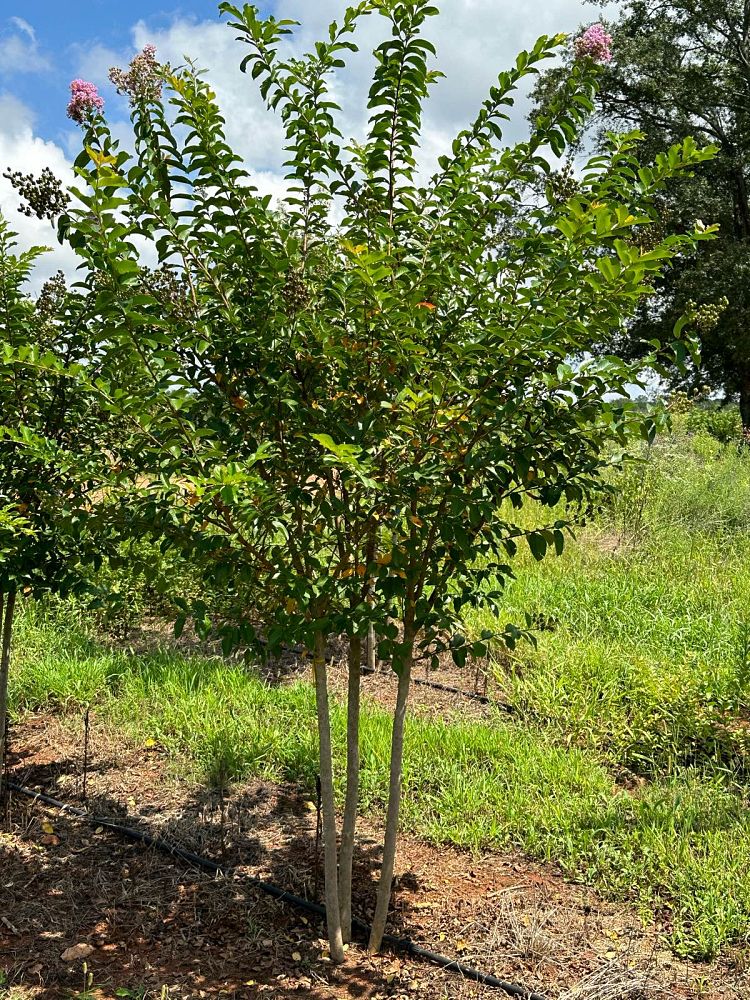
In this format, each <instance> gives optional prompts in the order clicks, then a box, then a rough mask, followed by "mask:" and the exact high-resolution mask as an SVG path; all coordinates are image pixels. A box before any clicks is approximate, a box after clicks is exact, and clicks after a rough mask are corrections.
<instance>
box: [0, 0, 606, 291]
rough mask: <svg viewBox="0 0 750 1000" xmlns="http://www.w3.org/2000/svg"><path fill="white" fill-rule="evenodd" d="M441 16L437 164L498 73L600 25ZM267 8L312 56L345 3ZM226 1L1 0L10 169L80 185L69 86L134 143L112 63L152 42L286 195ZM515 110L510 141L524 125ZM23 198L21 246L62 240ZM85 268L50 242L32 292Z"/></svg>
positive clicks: (577, 12)
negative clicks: (30, 212)
mask: <svg viewBox="0 0 750 1000" xmlns="http://www.w3.org/2000/svg"><path fill="white" fill-rule="evenodd" d="M436 5H437V6H439V7H440V11H441V13H440V16H439V17H436V18H433V19H431V21H430V22H429V29H428V37H429V38H430V39H431V40H432V41H433V42H434V43H435V44H436V47H437V49H438V57H437V62H436V64H435V65H436V67H437V68H439V69H440V70H442V71H443V72H444V73H445V74H446V78H445V79H444V80H441V81H440V83H439V84H438V86H437V87H436V89H435V93H434V95H433V97H432V98H431V100H430V103H429V107H428V109H427V113H426V116H425V130H424V135H423V150H422V153H423V157H424V158H425V161H426V162H428V163H429V162H430V161H432V160H434V159H435V157H436V156H437V155H438V154H439V153H440V152H441V151H442V150H443V149H447V148H449V144H450V140H451V139H452V137H453V136H454V135H455V134H456V132H458V131H459V130H460V129H461V128H463V127H464V126H465V125H466V124H467V123H468V122H469V121H470V120H471V118H472V117H473V116H474V114H475V112H476V109H477V108H478V106H479V104H480V103H481V101H482V100H483V99H484V97H485V96H486V94H487V90H488V88H489V87H490V85H491V84H492V83H493V82H494V80H495V78H496V77H497V74H498V73H499V72H500V71H501V70H503V69H505V68H507V67H508V66H510V65H512V63H513V62H514V60H515V56H516V53H517V52H518V51H519V50H520V49H522V48H525V47H528V46H529V45H531V44H533V42H534V40H535V39H536V37H537V36H538V35H539V34H542V33H544V34H554V33H555V32H558V31H567V32H573V31H576V30H577V28H578V27H579V26H580V25H581V24H582V23H588V22H591V21H593V20H595V19H596V13H597V11H596V9H594V8H591V7H587V6H585V5H584V3H583V2H582V0H436ZM260 6H261V10H262V12H263V13H273V14H274V15H275V16H277V17H289V18H294V19H295V20H297V21H300V22H301V27H300V28H299V29H298V31H297V33H296V34H295V36H294V37H293V39H292V40H291V41H290V42H289V43H288V47H287V50H288V53H289V54H302V53H303V52H305V51H308V50H309V48H310V47H311V44H312V42H313V41H314V40H315V39H316V38H317V37H324V33H325V28H326V26H327V24H328V23H329V21H331V20H333V19H335V18H337V17H340V15H341V13H342V12H343V10H344V9H345V7H346V6H347V3H346V0H262V2H261V4H260ZM217 8H218V0H86V2H85V3H84V2H81V0H66V2H62V0H0V174H1V173H2V172H4V171H5V170H6V169H7V168H10V169H12V170H21V171H22V172H24V173H30V172H33V173H39V172H40V171H41V169H42V168H43V167H45V166H48V167H50V168H51V169H52V170H53V171H54V172H55V173H56V174H57V176H59V177H60V178H61V179H62V180H63V181H64V182H66V183H70V182H72V179H73V175H72V167H71V165H72V161H73V160H74V159H75V156H76V154H77V152H78V149H79V148H80V143H81V131H80V129H79V128H78V127H77V126H76V125H74V123H73V122H71V121H70V120H69V119H67V117H66V114H65V108H66V105H67V101H68V97H69V85H70V81H71V80H72V79H74V78H77V77H80V78H83V79H86V80H90V81H92V82H93V83H95V84H96V85H97V86H98V88H99V90H100V93H101V94H102V96H103V97H104V99H105V102H106V103H105V114H106V116H107V118H108V120H109V122H110V123H111V126H112V130H113V132H114V134H116V135H117V136H118V137H120V138H121V139H122V140H123V142H124V143H125V144H126V145H127V144H128V134H129V122H128V108H127V103H126V102H125V100H124V99H123V98H121V97H118V95H117V94H116V93H115V92H114V90H113V88H112V87H111V85H110V84H109V82H108V79H107V73H108V70H109V68H110V67H111V66H113V65H119V66H123V67H126V66H127V64H128V63H129V61H130V60H131V59H132V58H133V56H134V55H135V54H136V52H138V51H139V50H140V49H142V47H143V46H144V45H145V44H146V43H149V42H151V43H153V44H155V45H156V46H157V57H158V58H159V60H160V61H162V62H170V63H171V64H172V65H179V64H180V63H182V62H184V60H185V58H186V57H190V58H192V59H193V60H194V61H195V62H196V63H197V64H198V65H199V66H201V67H202V68H204V69H205V70H206V72H207V78H208V79H209V81H210V82H211V84H212V86H213V88H214V90H215V91H216V93H217V97H218V100H219V103H220V105H221V107H222V110H223V112H224V115H225V118H226V120H227V137H228V139H229V141H230V144H231V145H232V146H233V147H234V148H235V149H236V150H237V151H238V152H239V153H240V154H241V155H242V157H243V158H244V160H245V162H246V164H247V166H248V168H249V169H250V171H251V172H252V173H253V174H254V176H255V180H256V183H257V184H258V187H259V188H261V189H262V190H265V191H268V192H270V193H272V194H279V193H281V192H283V190H284V180H283V173H284V171H283V166H282V163H283V149H282V137H281V131H280V127H279V123H278V119H277V118H276V116H275V115H274V114H273V112H270V111H268V110H267V109H266V108H265V106H264V104H263V101H262V100H261V98H260V97H259V95H258V94H257V91H256V89H255V86H254V84H253V82H252V80H251V79H250V78H249V77H247V76H244V75H243V74H241V73H240V71H239V63H240V60H241V58H242V55H243V54H244V50H243V46H242V45H241V44H240V43H239V42H237V41H236V40H235V38H234V32H233V31H232V30H231V29H230V28H229V27H227V25H226V24H225V23H223V20H222V19H221V18H220V17H219V14H218V9H217ZM384 24H385V22H384V21H383V19H382V18H378V17H370V18H368V19H367V20H366V21H365V22H364V32H363V34H362V36H361V37H360V38H359V44H360V48H361V51H360V52H359V53H358V54H357V55H356V56H355V57H353V59H352V62H351V65H350V66H349V67H348V68H347V70H346V71H345V72H344V73H343V74H342V75H341V76H340V78H339V79H338V80H337V82H336V84H335V94H336V97H337V98H338V99H339V103H341V104H342V123H343V131H344V132H345V133H346V132H349V134H353V135H356V134H357V131H358V130H361V128H362V127H363V125H364V123H365V121H366V110H365V96H366V93H367V85H368V78H369V72H370V70H371V66H372V63H371V58H370V52H371V51H372V48H373V47H374V46H375V45H376V44H377V43H378V42H379V41H381V40H382V39H383V37H385V36H384V35H383V27H384ZM525 128H526V126H525V121H524V108H523V104H521V105H520V106H519V108H518V109H517V111H516V113H515V115H514V123H513V125H512V126H509V128H508V131H507V133H506V134H507V136H508V138H509V140H512V139H514V138H519V137H521V136H522V135H523V134H524V131H525ZM17 204H18V201H17V197H16V194H15V192H14V191H13V189H12V188H11V186H10V184H9V182H8V181H7V180H6V179H4V178H0V211H1V212H2V213H3V214H4V215H5V216H6V217H7V218H8V219H9V220H10V222H11V224H12V225H13V228H14V229H16V230H17V231H18V233H19V242H20V244H21V245H22V246H24V247H25V246H29V245H31V244H42V245H48V246H52V245H53V244H56V240H55V236H54V232H53V230H52V228H51V226H50V225H49V224H48V223H45V222H40V221H39V220H36V219H28V218H26V217H25V216H23V215H20V214H19V213H18V212H17ZM74 267H75V260H74V258H73V256H72V254H71V252H70V251H69V250H67V249H65V248H60V247H56V246H55V247H54V249H53V252H52V253H50V254H48V255H46V257H45V258H44V259H43V262H42V264H41V265H40V268H39V270H38V274H37V278H36V280H35V284H37V285H38V283H39V282H41V281H42V280H44V278H46V277H47V276H48V275H49V274H51V273H53V272H54V271H55V270H57V269H58V268H62V269H63V270H65V271H66V272H67V273H71V272H72V270H73V269H74Z"/></svg>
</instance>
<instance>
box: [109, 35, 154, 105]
mask: <svg viewBox="0 0 750 1000" xmlns="http://www.w3.org/2000/svg"><path fill="white" fill-rule="evenodd" d="M162 72H163V69H162V67H161V66H160V65H159V63H158V62H157V61H156V46H155V45H150V44H149V45H146V46H144V48H143V51H142V52H139V53H138V55H137V56H136V57H135V58H134V59H133V60H132V62H131V63H130V66H129V67H128V71H127V72H125V70H124V69H119V68H118V67H117V66H113V67H112V69H111V70H110V71H109V79H110V82H111V83H112V84H114V86H115V87H116V89H117V93H118V94H127V95H128V97H129V98H130V103H131V104H132V105H135V104H139V103H141V102H148V101H158V100H159V98H160V97H161V88H162Z"/></svg>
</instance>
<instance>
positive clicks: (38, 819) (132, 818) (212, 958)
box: [0, 752, 409, 1000]
mask: <svg viewBox="0 0 750 1000" xmlns="http://www.w3.org/2000/svg"><path fill="white" fill-rule="evenodd" d="M31 756H32V755H31V754H28V753H23V752H22V753H20V754H17V755H16V756H15V758H14V761H13V764H14V775H15V780H18V779H21V781H22V782H23V783H24V784H26V785H29V786H31V787H33V788H35V789H36V788H41V787H43V788H44V790H45V791H46V792H47V793H48V794H51V795H52V796H53V797H55V798H60V799H63V800H67V801H70V802H71V804H74V805H80V802H76V801H75V800H74V799H73V798H72V797H71V795H70V792H69V787H70V778H71V776H75V775H76V774H77V769H78V766H79V762H78V760H77V759H76V758H75V757H73V758H70V757H68V758H66V757H63V758H62V759H60V760H59V761H54V762H49V763H42V764H38V765H35V764H33V763H31V762H30V757H31ZM120 766H121V761H120V760H119V759H111V760H110V759H108V758H106V757H98V758H97V759H96V760H95V762H94V764H93V766H92V769H91V772H90V780H91V783H92V785H93V786H94V792H93V794H92V797H91V799H90V802H89V807H90V808H91V809H92V811H94V812H95V813H96V815H100V816H107V817H111V818H114V819H116V820H117V821H119V822H123V821H124V818H125V817H124V813H125V811H126V809H125V807H124V804H123V802H122V800H121V798H120V797H118V796H116V795H108V794H107V793H106V792H105V791H104V790H103V789H104V787H105V786H106V783H107V778H108V776H109V775H111V774H114V773H115V772H117V770H118V768H119V767H120ZM126 821H127V825H128V826H133V827H136V828H138V829H141V830H144V831H148V832H150V833H151V834H152V835H154V836H159V837H161V838H163V839H165V840H167V841H168V842H170V843H178V844H181V845H182V846H184V847H186V848H187V849H189V850H192V851H195V852H196V853H201V854H203V855H205V856H207V857H211V858H213V859H214V860H216V861H217V862H219V863H222V864H226V865H227V866H234V865H238V866H239V869H238V870H237V871H236V873H235V874H233V875H231V876H228V877H212V876H211V875H208V874H205V873H203V872H200V871H199V870H196V869H195V868H192V867H191V866H189V865H188V864H186V863H185V862H183V861H181V860H179V859H176V858H174V857H169V856H166V855H164V854H162V853H160V852H158V851H156V850H154V849H148V848H144V847H143V846H141V845H138V844H135V843H133V842H132V841H128V840H127V839H126V838H124V837H121V836H118V835H115V834H112V833H110V832H107V831H105V830H102V829H98V830H97V829H96V828H94V827H91V826H89V825H86V824H84V823H82V822H80V821H79V820H76V819H74V818H73V817H72V816H70V815H66V814H64V813H59V812H58V813H55V812H54V811H50V810H47V809H44V808H43V807H42V806H41V804H39V803H37V802H34V801H32V800H29V799H27V798H24V797H22V796H19V795H13V796H12V798H11V802H10V806H9V824H8V833H9V836H8V835H6V836H5V837H3V838H2V839H0V873H1V876H0V879H1V881H2V885H3V914H4V915H5V917H6V920H4V921H3V922H2V923H1V924H0V968H2V969H3V970H4V972H5V974H6V977H7V981H8V983H9V984H13V985H23V986H26V987H28V988H32V989H33V995H34V996H36V997H39V998H45V1000H46V998H50V1000H51V998H57V997H68V996H73V995H76V991H81V990H82V988H83V984H84V978H85V975H84V972H83V962H84V961H85V962H86V965H87V969H88V972H89V973H90V975H91V976H93V982H94V985H95V986H97V987H99V988H100V990H101V992H100V993H99V994H98V995H99V996H102V997H107V996H114V995H115V990H116V989H121V990H122V989H125V990H130V991H131V993H132V995H134V996H136V995H138V996H140V995H142V991H144V990H145V991H148V993H147V995H149V996H156V997H158V996H160V993H161V989H162V987H165V986H166V987H168V988H169V995H170V997H178V996H179V997H183V996H187V997H194V996H209V997H213V996H217V997H218V996H227V997H229V996H232V997H244V996H248V997H249V996H256V995H267V996H273V997H279V998H284V997H291V996H299V995H300V993H305V994H307V995H308V996H310V997H313V998H317V997H318V996H320V997H323V996H326V997H330V996H340V997H363V998H365V997H369V996H375V995H378V994H380V995H385V994H388V993H390V992H392V989H393V983H394V975H393V968H392V960H388V959H386V960H383V959H377V960H373V959H369V958H367V956H366V955H364V953H363V952H361V951H360V950H359V949H357V948H352V949H351V954H350V958H349V961H348V962H347V966H346V967H345V968H344V969H341V970H338V969H334V968H333V967H332V966H331V964H330V963H329V962H327V961H325V942H324V937H325V930H324V928H323V926H322V923H321V921H320V920H319V919H318V918H317V917H315V916H314V915H313V914H310V913H306V914H305V913H301V912H300V911H299V910H298V909H295V908H293V907H291V906H290V905H287V904H284V903H280V902H278V901H276V900H274V899H271V898H270V897H269V896H267V895H264V894H263V893H262V892H261V891H259V889H258V888H257V886H256V885H254V884H253V881H252V879H253V878H261V879H263V880H266V881H269V882H272V883H274V884H276V885H278V886H280V887H282V888H284V889H287V890H289V891H291V892H293V893H295V894H296V895H300V896H303V897H306V898H310V899H314V897H315V895H316V890H317V893H318V894H319V895H320V894H322V861H321V860H320V858H319V853H320V845H318V850H317V851H316V833H315V831H316V813H315V809H314V808H313V809H312V810H311V809H310V803H309V802H308V800H307V799H306V797H305V795H304V794H302V793H301V792H300V791H299V789H296V788H294V787H292V786H285V787H281V788H277V787H276V786H268V785H263V784H261V783H260V782H259V783H257V784H256V785H254V786H253V785H251V786H250V787H247V788H244V787H243V788H242V789H241V790H238V791H236V792H233V791H231V790H230V791H229V792H226V793H224V794H220V793H219V792H217V791H216V790H215V789H208V788H192V789H188V790H185V789H184V788H183V789H182V795H181V796H175V795H173V796H172V799H171V800H170V801H168V802H167V803H165V804H164V806H163V807H162V808H160V807H159V806H158V805H157V804H155V803H146V804H145V805H143V806H142V807H141V809H140V810H139V811H138V812H137V814H132V813H129V814H128V815H127V820H126ZM377 867H378V846H377V844H376V843H375V841H374V839H373V838H370V840H369V842H368V841H367V840H366V839H365V842H364V843H362V844H361V845H360V853H359V857H358V862H357V868H356V871H355V896H356V899H357V905H356V910H357V915H358V916H360V917H362V918H363V919H365V920H366V919H367V918H368V916H369V915H370V913H371V912H372V904H373V902H374V886H375V876H376V872H377ZM397 895H398V893H397ZM395 917H396V923H395V925H394V926H393V928H392V929H393V930H394V931H395V933H402V932H403V931H404V930H405V928H406V926H407V925H408V922H409V914H408V911H407V910H405V909H404V907H403V905H401V906H397V909H396V911H395ZM6 921H7V923H6ZM76 945H84V946H87V947H84V948H83V949H79V952H80V957H77V958H73V959H66V960H64V959H62V958H61V956H62V954H63V953H65V952H66V951H67V949H69V948H71V947H74V946H76ZM88 948H91V949H92V950H91V951H90V953H88ZM84 953H86V954H84ZM139 991H141V992H139Z"/></svg>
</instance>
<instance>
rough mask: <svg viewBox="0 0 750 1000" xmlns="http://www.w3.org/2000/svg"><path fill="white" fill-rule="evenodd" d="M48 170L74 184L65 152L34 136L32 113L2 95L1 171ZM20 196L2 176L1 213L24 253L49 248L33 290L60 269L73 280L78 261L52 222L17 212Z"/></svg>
mask: <svg viewBox="0 0 750 1000" xmlns="http://www.w3.org/2000/svg"><path fill="white" fill-rule="evenodd" d="M44 167H49V168H50V169H51V170H52V172H53V173H54V174H55V175H56V176H57V177H59V178H60V180H61V181H62V182H63V183H64V184H65V185H68V184H71V183H72V181H73V171H72V168H71V165H70V163H69V162H68V160H67V158H66V156H65V154H64V153H63V151H62V149H60V147H59V146H57V145H56V144H55V143H53V142H47V141H46V140H44V139H41V138H40V137H39V136H37V135H35V134H34V130H33V114H32V112H31V111H30V109H29V108H27V107H26V106H25V105H24V104H22V103H21V101H19V100H17V99H16V98H15V97H13V96H11V95H8V94H0V172H3V173H4V172H5V170H6V169H10V170H13V171H15V170H20V171H21V172H22V173H25V174H26V173H34V174H38V173H40V172H41V170H42V168H44ZM18 206H19V197H18V194H17V192H16V191H15V190H14V188H13V186H12V185H11V183H10V181H8V180H7V178H5V177H0V212H2V214H3V215H4V216H5V218H6V219H7V220H8V222H9V223H10V226H11V228H12V229H13V230H14V231H15V232H17V233H18V243H19V247H20V248H21V249H22V250H25V249H28V248H29V247H31V246H47V247H50V248H51V253H48V254H45V255H44V256H43V257H42V258H41V260H40V261H39V264H38V267H37V269H36V271H35V274H34V277H33V280H32V283H31V284H32V289H33V290H34V291H38V290H39V288H40V287H41V285H42V283H43V282H44V281H45V280H46V279H47V278H48V277H49V276H50V275H52V274H54V273H55V271H57V270H58V269H61V270H63V271H65V273H66V274H67V275H68V276H69V277H72V275H73V273H74V271H75V268H76V259H75V255H74V254H73V252H72V251H71V250H70V249H69V248H68V247H61V246H60V245H59V244H58V242H57V236H56V234H55V231H54V229H53V227H52V225H51V223H49V222H47V221H45V220H41V219H37V218H36V217H34V218H29V217H28V216H26V215H22V214H21V213H20V212H19V211H18Z"/></svg>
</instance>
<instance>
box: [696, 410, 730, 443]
mask: <svg viewBox="0 0 750 1000" xmlns="http://www.w3.org/2000/svg"><path fill="white" fill-rule="evenodd" d="M686 426H687V428H688V429H689V430H691V431H694V432H695V431H705V433H706V434H710V435H711V437H713V438H716V440H717V441H719V442H721V444H729V443H730V442H732V441H734V442H739V441H740V440H741V438H742V419H741V417H740V413H739V410H738V409H737V408H736V407H734V406H715V405H714V406H712V405H703V406H693V407H691V409H690V411H689V412H688V415H687V420H686Z"/></svg>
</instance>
